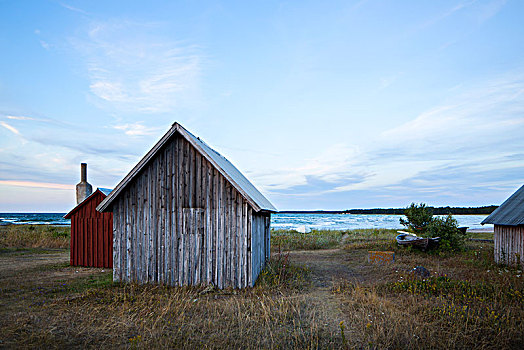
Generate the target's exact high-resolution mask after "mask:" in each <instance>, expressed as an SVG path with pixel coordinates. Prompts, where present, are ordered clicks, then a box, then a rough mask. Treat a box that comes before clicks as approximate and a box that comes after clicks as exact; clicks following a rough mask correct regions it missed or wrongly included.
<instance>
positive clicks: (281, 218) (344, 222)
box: [0, 213, 493, 230]
mask: <svg viewBox="0 0 524 350" xmlns="http://www.w3.org/2000/svg"><path fill="white" fill-rule="evenodd" d="M65 214H66V213H0V225H23V224H26V225H65V226H68V225H70V224H71V221H70V220H68V219H64V218H63V216H64V215H65ZM403 217H404V215H394V214H284V213H276V214H272V215H271V228H272V229H275V230H285V229H289V230H293V229H295V230H296V229H299V228H300V229H304V227H305V228H308V229H312V230H315V229H316V230H351V229H363V228H385V229H402V228H403V226H402V225H401V224H400V218H403ZM453 217H454V218H455V219H457V221H458V224H459V226H467V227H469V228H470V229H475V230H492V229H493V225H484V226H482V225H481V224H480V223H481V222H482V220H484V219H485V218H486V217H487V215H454V216H453Z"/></svg>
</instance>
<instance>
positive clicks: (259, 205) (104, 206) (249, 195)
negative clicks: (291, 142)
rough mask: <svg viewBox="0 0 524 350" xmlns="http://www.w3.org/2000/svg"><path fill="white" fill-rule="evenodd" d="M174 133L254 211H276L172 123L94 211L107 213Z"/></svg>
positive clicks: (222, 159)
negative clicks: (216, 171)
mask: <svg viewBox="0 0 524 350" xmlns="http://www.w3.org/2000/svg"><path fill="white" fill-rule="evenodd" d="M176 133H178V134H180V135H181V136H182V137H183V138H184V139H186V140H187V141H188V142H189V143H190V144H191V145H192V146H193V147H195V148H196V149H197V150H198V152H199V153H200V154H202V155H203V156H204V157H205V158H206V159H207V160H208V161H209V162H210V163H211V164H213V166H214V167H215V168H216V169H217V170H218V171H219V172H220V174H222V175H223V176H224V177H225V178H226V179H227V180H228V181H229V182H230V183H231V184H232V185H233V187H235V189H236V190H237V191H238V192H240V194H242V196H243V197H244V198H245V199H246V200H247V201H248V202H249V204H250V205H251V206H252V207H253V209H254V210H255V211H257V212H258V211H261V210H262V211H270V212H276V211H277V209H276V208H275V207H274V206H273V204H271V202H269V200H267V198H266V197H264V195H263V194H262V193H260V192H259V191H258V190H257V189H256V187H255V186H253V184H252V183H251V182H249V180H248V179H247V178H246V177H245V176H244V175H243V174H242V173H241V172H240V171H239V170H238V169H237V168H236V167H235V166H234V165H233V164H231V162H229V161H228V160H227V159H226V158H225V157H224V156H222V155H221V154H220V153H218V152H217V151H215V150H214V149H212V148H211V147H209V146H208V145H207V144H206V143H205V142H204V141H202V140H201V139H200V138H198V137H196V136H195V135H193V134H191V133H190V132H189V131H187V130H186V129H184V127H183V126H182V125H180V124H178V123H174V124H173V126H172V127H171V129H169V131H168V132H167V133H166V134H165V135H164V136H163V137H162V138H161V139H160V140H159V141H158V142H157V143H156V144H155V145H154V146H153V148H151V150H150V151H149V152H147V154H146V155H145V156H144V158H142V159H141V160H140V161H139V162H138V164H137V165H135V167H134V168H133V169H132V170H131V171H130V172H129V174H127V175H126V177H124V178H123V179H122V181H120V183H119V184H118V185H117V186H116V187H115V189H114V190H113V192H111V194H110V195H109V196H107V197H106V198H105V199H104V200H103V201H102V203H100V204H99V205H98V207H97V208H96V210H98V211H100V212H104V211H108V209H109V207H110V205H111V203H112V202H113V200H115V198H117V197H118V195H119V194H120V192H122V190H123V189H124V188H125V187H126V186H127V185H128V184H129V183H130V182H131V180H133V178H135V176H137V175H138V173H139V172H140V170H142V168H144V167H145V166H146V165H147V163H148V162H149V161H150V160H151V159H152V158H154V157H155V155H156V154H157V152H158V151H159V150H160V149H161V148H162V146H164V145H165V144H166V143H167V142H168V141H169V140H170V139H171V137H172V136H174V135H175V134H176Z"/></svg>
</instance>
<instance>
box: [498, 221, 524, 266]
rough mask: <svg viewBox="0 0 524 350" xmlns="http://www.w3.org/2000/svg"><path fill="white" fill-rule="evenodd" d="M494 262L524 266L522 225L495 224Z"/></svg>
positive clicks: (523, 232) (523, 227) (523, 230)
mask: <svg viewBox="0 0 524 350" xmlns="http://www.w3.org/2000/svg"><path fill="white" fill-rule="evenodd" d="M493 239H494V241H495V262H497V263H503V264H510V265H513V264H516V263H517V262H520V264H521V265H522V266H524V226H502V225H495V230H494V235H493Z"/></svg>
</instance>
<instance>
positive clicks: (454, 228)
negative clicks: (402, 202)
mask: <svg viewBox="0 0 524 350" xmlns="http://www.w3.org/2000/svg"><path fill="white" fill-rule="evenodd" d="M404 215H406V218H407V220H404V219H402V218H401V219H400V223H401V224H402V225H404V226H406V228H407V229H408V230H409V231H411V232H414V233H415V234H417V235H420V236H423V237H432V238H434V237H440V243H439V245H438V247H437V250H439V251H448V250H462V249H464V245H465V240H466V236H465V235H464V234H462V232H460V231H459V229H458V223H457V220H455V219H454V218H453V216H452V215H451V214H449V215H448V216H446V217H445V218H441V217H433V213H432V211H431V209H429V208H427V207H426V204H424V203H420V204H415V203H411V205H410V206H409V207H407V208H406V210H405V211H404Z"/></svg>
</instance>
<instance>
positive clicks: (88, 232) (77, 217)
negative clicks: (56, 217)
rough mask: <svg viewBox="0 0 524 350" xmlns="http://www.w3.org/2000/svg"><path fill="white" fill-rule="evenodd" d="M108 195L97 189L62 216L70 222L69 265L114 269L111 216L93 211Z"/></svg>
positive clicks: (104, 191) (103, 189) (102, 189)
mask: <svg viewBox="0 0 524 350" xmlns="http://www.w3.org/2000/svg"><path fill="white" fill-rule="evenodd" d="M110 192H111V190H110V189H107V188H98V189H97V190H96V191H95V192H93V193H92V194H91V195H89V197H87V198H86V199H84V200H83V201H81V202H80V204H78V205H77V206H76V207H75V208H74V209H73V210H71V211H70V212H69V213H67V214H66V215H65V216H64V218H66V219H71V250H70V261H71V265H73V266H89V267H109V268H110V267H113V214H112V213H100V212H98V211H97V210H96V207H97V205H99V204H100V203H101V202H102V201H103V200H104V199H105V198H106V197H107V195H108V194H109V193H110Z"/></svg>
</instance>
